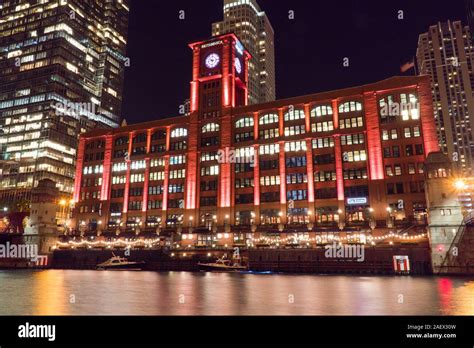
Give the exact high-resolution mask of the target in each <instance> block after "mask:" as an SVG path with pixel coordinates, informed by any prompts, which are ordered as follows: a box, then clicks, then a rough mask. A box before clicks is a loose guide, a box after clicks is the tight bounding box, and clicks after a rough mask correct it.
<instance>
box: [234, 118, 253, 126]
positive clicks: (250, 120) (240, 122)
mask: <svg viewBox="0 0 474 348" xmlns="http://www.w3.org/2000/svg"><path fill="white" fill-rule="evenodd" d="M245 127H253V118H252V117H244V118H241V119H240V120H238V121H236V122H235V128H245Z"/></svg>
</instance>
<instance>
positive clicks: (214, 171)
mask: <svg viewBox="0 0 474 348" xmlns="http://www.w3.org/2000/svg"><path fill="white" fill-rule="evenodd" d="M211 175H219V166H218V165H215V166H209V167H201V176H211Z"/></svg>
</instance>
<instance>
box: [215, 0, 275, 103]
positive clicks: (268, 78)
mask: <svg viewBox="0 0 474 348" xmlns="http://www.w3.org/2000/svg"><path fill="white" fill-rule="evenodd" d="M227 33H234V34H235V35H237V37H238V38H239V39H240V41H241V42H242V44H243V45H244V46H245V47H246V48H247V49H248V51H249V52H250V54H251V56H252V58H251V59H250V65H249V86H248V88H249V104H258V103H265V102H270V101H274V100H275V93H276V90H275V43H274V37H275V34H274V31H273V28H272V25H271V24H270V20H269V19H268V17H267V15H266V14H265V12H263V11H262V10H261V9H260V7H259V6H258V4H257V2H256V1H255V0H224V20H223V21H222V22H216V23H213V24H212V35H213V36H218V35H221V34H227Z"/></svg>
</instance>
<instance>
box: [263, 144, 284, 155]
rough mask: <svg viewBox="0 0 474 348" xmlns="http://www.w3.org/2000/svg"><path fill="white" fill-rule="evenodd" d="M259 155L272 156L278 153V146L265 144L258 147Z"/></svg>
mask: <svg viewBox="0 0 474 348" xmlns="http://www.w3.org/2000/svg"><path fill="white" fill-rule="evenodd" d="M259 152H260V155H274V154H276V153H280V144H266V145H260V148H259Z"/></svg>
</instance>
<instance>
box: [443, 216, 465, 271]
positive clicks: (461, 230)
mask: <svg viewBox="0 0 474 348" xmlns="http://www.w3.org/2000/svg"><path fill="white" fill-rule="evenodd" d="M468 217H469V215H468V216H466V218H467V219H466V218H464V219H463V222H462V223H461V225H459V227H458V230H457V231H456V235H455V236H454V238H453V241H452V243H451V245H450V246H449V249H448V250H447V252H446V256H445V257H444V259H443V262H442V263H441V266H440V267H439V269H438V274H440V273H441V270H443V269H444V268H445V267H449V263H448V264H446V263H447V262H449V261H450V257H451V255H452V251H453V249H454V248H456V247H457V245H458V244H459V242H460V241H461V240H462V237H463V236H464V232H465V231H466V225H467V224H471V223H472V222H473V216H471V217H469V218H468Z"/></svg>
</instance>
